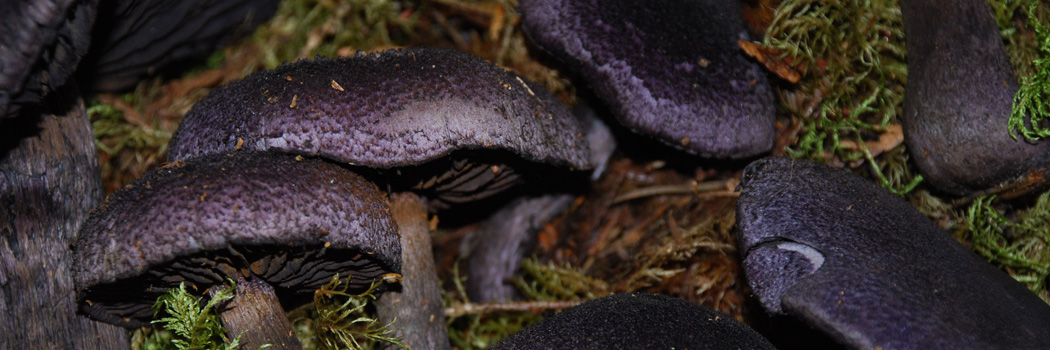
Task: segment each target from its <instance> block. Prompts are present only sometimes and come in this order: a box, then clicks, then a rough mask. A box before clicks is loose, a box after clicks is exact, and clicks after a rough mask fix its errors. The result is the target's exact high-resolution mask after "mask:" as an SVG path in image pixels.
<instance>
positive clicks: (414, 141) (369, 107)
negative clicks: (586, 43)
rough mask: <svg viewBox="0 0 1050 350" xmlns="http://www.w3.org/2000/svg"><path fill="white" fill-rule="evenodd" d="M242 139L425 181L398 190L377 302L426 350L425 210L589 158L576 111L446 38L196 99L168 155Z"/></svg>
mask: <svg viewBox="0 0 1050 350" xmlns="http://www.w3.org/2000/svg"><path fill="white" fill-rule="evenodd" d="M238 150H266V151H280V152H290V153H295V154H302V155H311V156H312V155H319V156H323V157H326V158H329V159H332V160H335V161H338V162H342V163H349V164H351V165H353V166H355V167H356V168H355V169H362V171H371V172H373V175H374V176H372V178H373V179H376V180H377V181H383V182H386V185H387V186H388V187H390V188H391V189H393V190H395V191H407V190H413V191H417V193H418V194H416V193H410V192H403V193H401V194H398V195H395V196H392V198H391V201H392V204H391V207H392V208H393V212H394V215H395V217H396V220H397V222H398V223H399V230H400V231H401V242H402V246H403V247H404V250H403V257H402V260H403V262H404V265H403V266H404V270H403V275H404V278H403V280H402V283H401V286H402V290H401V291H400V293H396V292H395V293H387V294H385V295H384V296H383V297H382V298H380V299H379V306H378V309H379V312H380V319H381V320H383V321H389V320H391V319H392V318H393V315H396V318H397V321H398V325H397V327H399V328H401V329H402V330H401V331H400V335H401V336H402V337H403V339H402V340H403V341H404V342H405V343H406V344H408V345H409V346H411V347H413V348H426V349H441V348H448V347H449V343H448V337H447V333H446V326H445V322H444V315H443V313H442V309H441V296H440V289H439V287H438V281H437V274H436V269H435V267H434V261H433V256H432V252H431V249H432V247H431V244H430V237H429V229H428V226H427V220H426V211H427V210H429V211H435V210H436V209H439V208H446V207H449V206H452V205H454V204H457V203H464V202H471V201H477V200H480V199H484V198H486V197H490V196H492V195H495V194H497V193H500V192H503V191H505V190H506V189H508V188H510V187H513V186H514V185H516V184H517V183H519V182H521V181H522V179H523V178H525V177H533V178H535V177H537V175H535V174H537V173H542V170H544V169H545V168H556V167H563V168H572V169H581V170H582V169H587V168H589V167H590V163H589V162H588V149H587V140H586V136H585V135H584V133H583V130H582V128H581V126H580V124H579V122H578V121H577V120H576V119H575V118H574V117H573V116H572V115H571V113H570V112H569V111H568V109H567V108H565V107H564V106H563V105H562V104H561V103H560V102H558V101H557V100H556V99H555V98H554V96H553V95H551V94H550V93H549V92H548V91H546V90H545V89H543V88H541V87H540V86H539V85H536V84H534V83H532V82H529V81H526V80H524V79H522V78H521V77H520V76H518V75H516V74H513V73H510V72H508V71H506V70H504V69H502V68H500V67H498V66H496V65H493V64H491V63H488V62H485V61H484V60H482V59H480V58H477V57H474V56H472V55H469V54H466V53H461V52H457V51H452V50H444V49H410V50H390V51H384V52H379V53H374V54H358V55H357V56H355V57H353V58H340V59H336V60H329V59H324V58H318V59H316V60H313V61H299V62H296V63H294V64H286V65H283V66H281V67H278V68H277V69H274V70H272V71H266V72H260V73H257V74H254V75H251V76H249V77H247V78H245V79H244V80H241V81H238V82H235V83H232V84H230V85H228V86H226V87H224V88H221V89H219V90H217V91H215V92H213V93H212V94H211V95H209V96H208V97H206V98H205V99H203V100H201V101H200V102H199V103H198V104H197V105H196V106H194V108H193V110H192V111H191V112H190V113H189V114H188V115H187V116H186V118H185V119H184V120H183V122H182V125H180V127H179V130H178V131H177V132H176V133H175V136H174V138H173V139H172V142H171V150H170V151H169V154H168V156H169V159H170V160H178V159H187V158H190V157H194V156H198V155H201V154H209V153H228V152H237V151H238ZM508 154H513V155H514V156H511V157H508V156H507V155H508ZM543 164H548V165H543ZM366 168H368V169H373V170H364V169H366ZM548 170H549V169H548ZM563 171H565V170H563ZM566 172H567V171H566ZM420 195H422V196H424V197H426V202H424V198H422V197H420Z"/></svg>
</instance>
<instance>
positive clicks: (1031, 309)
mask: <svg viewBox="0 0 1050 350" xmlns="http://www.w3.org/2000/svg"><path fill="white" fill-rule="evenodd" d="M741 186H742V191H741V194H740V199H739V201H738V203H737V228H738V234H737V235H738V239H739V241H740V242H739V243H740V244H739V247H740V248H739V249H740V251H742V252H745V254H744V256H743V266H744V271H745V273H746V276H747V279H748V282H749V284H750V285H751V288H752V290H753V291H754V293H755V295H756V296H758V299H759V301H760V302H761V303H762V306H763V307H765V308H766V310H767V311H770V312H773V313H779V314H788V315H793V316H795V317H798V318H800V319H802V320H803V321H805V322H807V323H809V324H810V325H812V326H813V327H815V328H817V329H820V330H821V331H823V332H825V333H827V334H829V335H830V336H832V337H833V338H835V339H837V340H838V341H839V342H842V343H843V344H847V345H849V346H850V347H851V348H855V349H874V348H880V347H881V348H883V349H962V348H966V349H1017V348H1025V349H1047V348H1050V332H1047V330H1048V329H1050V306H1047V305H1046V303H1044V302H1043V301H1042V300H1040V299H1039V298H1038V297H1037V296H1036V295H1035V294H1034V293H1032V292H1031V291H1029V290H1028V289H1026V288H1025V287H1024V286H1022V285H1021V284H1020V283H1018V282H1017V281H1015V280H1013V279H1012V278H1010V276H1008V275H1007V274H1005V273H1003V272H1002V271H999V270H998V269H996V268H995V267H994V266H992V265H991V264H989V263H988V262H987V261H985V260H983V259H981V258H980V257H978V256H977V255H976V254H974V253H973V252H970V251H969V250H968V249H966V247H964V246H963V245H962V244H960V243H959V242H957V241H955V240H954V239H952V237H951V236H950V235H948V234H947V233H946V232H944V231H943V230H941V229H940V228H939V227H938V226H937V225H936V224H934V223H933V222H932V221H930V220H929V219H928V218H926V217H925V216H923V215H922V214H921V213H920V212H919V211H918V210H916V209H915V208H914V207H912V206H911V205H909V204H908V203H907V202H905V201H904V200H903V199H902V198H901V197H899V196H897V195H894V194H892V193H890V192H889V191H886V190H885V189H883V188H881V187H878V186H876V185H875V184H873V183H871V182H870V181H867V180H865V179H863V178H861V177H859V176H856V175H853V174H851V173H849V172H847V171H843V170H836V169H833V168H831V167H828V166H826V165H822V164H817V163H813V162H810V161H805V160H791V159H787V158H766V159H761V160H758V161H755V162H753V163H752V164H751V165H749V166H748V167H747V168H746V169H745V170H744V175H743V179H742V180H741Z"/></svg>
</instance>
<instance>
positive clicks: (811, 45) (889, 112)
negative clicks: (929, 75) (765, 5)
mask: <svg viewBox="0 0 1050 350" xmlns="http://www.w3.org/2000/svg"><path fill="white" fill-rule="evenodd" d="M903 27H904V26H903V20H902V18H901V13H900V8H899V6H898V5H897V1H896V0H830V1H823V0H786V1H784V2H782V3H781V4H780V6H779V7H778V8H777V10H776V14H775V16H774V18H773V21H772V23H771V24H770V26H769V27H768V28H767V31H766V36H765V39H764V41H763V43H762V45H763V46H764V47H766V48H768V49H771V50H772V51H774V52H781V59H783V60H785V61H786V62H791V63H793V65H794V66H795V67H796V68H797V69H798V70H799V73H801V76H802V78H801V80H799V82H798V84H797V86H795V87H794V88H793V89H790V90H787V91H782V92H781V93H782V94H783V96H782V97H783V100H784V101H787V106H786V107H787V108H788V109H789V110H790V111H791V112H792V113H793V114H794V116H795V118H797V119H799V124H800V127H799V132H798V141H797V142H796V143H795V145H794V146H790V147H789V148H788V149H787V150H786V153H787V154H789V155H791V156H792V157H796V158H809V159H813V160H817V161H826V160H828V159H827V158H829V157H835V158H837V159H838V160H839V161H841V162H845V163H849V162H855V161H857V160H861V159H863V157H864V154H863V152H862V150H860V149H857V148H856V147H847V146H844V144H843V143H842V142H841V141H842V140H843V139H844V138H845V139H846V140H852V139H853V138H854V137H858V136H859V137H862V138H870V137H873V136H875V135H878V134H879V133H881V132H883V131H884V130H886V127H887V126H888V125H889V124H890V123H893V122H895V120H896V116H897V115H898V114H899V113H900V111H901V105H902V103H903V100H904V97H903V88H904V82H905V79H906V78H907V66H906V64H905V63H904V56H905V52H906V51H905V46H904V31H903Z"/></svg>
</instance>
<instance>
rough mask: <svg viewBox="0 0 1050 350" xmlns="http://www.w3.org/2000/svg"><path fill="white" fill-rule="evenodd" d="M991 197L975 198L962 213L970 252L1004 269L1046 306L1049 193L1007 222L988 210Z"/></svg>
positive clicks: (1049, 269)
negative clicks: (966, 228) (965, 223)
mask: <svg viewBox="0 0 1050 350" xmlns="http://www.w3.org/2000/svg"><path fill="white" fill-rule="evenodd" d="M994 199H995V197H994V196H984V197H979V198H977V199H975V200H974V202H973V204H972V205H971V206H970V208H969V209H968V210H967V212H966V220H967V223H968V224H969V228H968V231H967V232H968V237H967V238H968V239H969V240H970V241H971V242H972V244H973V247H972V248H973V250H974V251H976V252H977V253H978V254H980V255H981V256H984V257H986V258H988V260H989V261H990V262H992V263H993V264H996V265H998V266H1000V267H1002V268H1005V269H1006V270H1007V271H1008V272H1009V273H1010V275H1011V276H1013V277H1014V279H1016V280H1017V281H1018V282H1021V283H1024V284H1025V285H1027V286H1028V288H1029V289H1031V290H1032V291H1033V292H1035V293H1037V294H1039V295H1040V297H1042V298H1043V299H1044V300H1046V301H1048V302H1050V296H1048V295H1047V277H1048V276H1050V192H1048V193H1044V194H1043V195H1041V196H1039V199H1038V200H1037V201H1036V204H1035V205H1034V206H1033V207H1031V208H1029V209H1028V210H1026V211H1021V212H1018V213H1017V219H1016V220H1010V219H1008V218H1007V217H1006V216H1005V215H1003V213H1001V212H1000V211H999V210H997V209H996V208H994V207H993V206H992V203H993V201H994Z"/></svg>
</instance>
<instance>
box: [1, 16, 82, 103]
mask: <svg viewBox="0 0 1050 350" xmlns="http://www.w3.org/2000/svg"><path fill="white" fill-rule="evenodd" d="M96 2H97V1H95V0H88V1H74V0H44V1H36V0H5V1H2V2H0V48H2V49H0V118H2V117H13V116H14V115H15V113H16V112H17V111H18V110H19V109H20V108H21V107H22V106H23V105H30V104H37V103H39V102H40V100H41V99H42V98H43V97H44V95H47V94H48V93H50V92H51V91H54V90H56V89H58V88H59V87H61V86H62V85H64V84H65V82H66V79H67V78H69V76H70V75H72V74H73V70H74V69H75V68H76V67H77V62H79V61H80V58H81V57H83V56H84V54H85V53H87V50H88V45H89V44H90V42H91V39H90V35H88V33H89V32H90V30H91V25H92V24H93V23H94V21H95V6H96Z"/></svg>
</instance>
